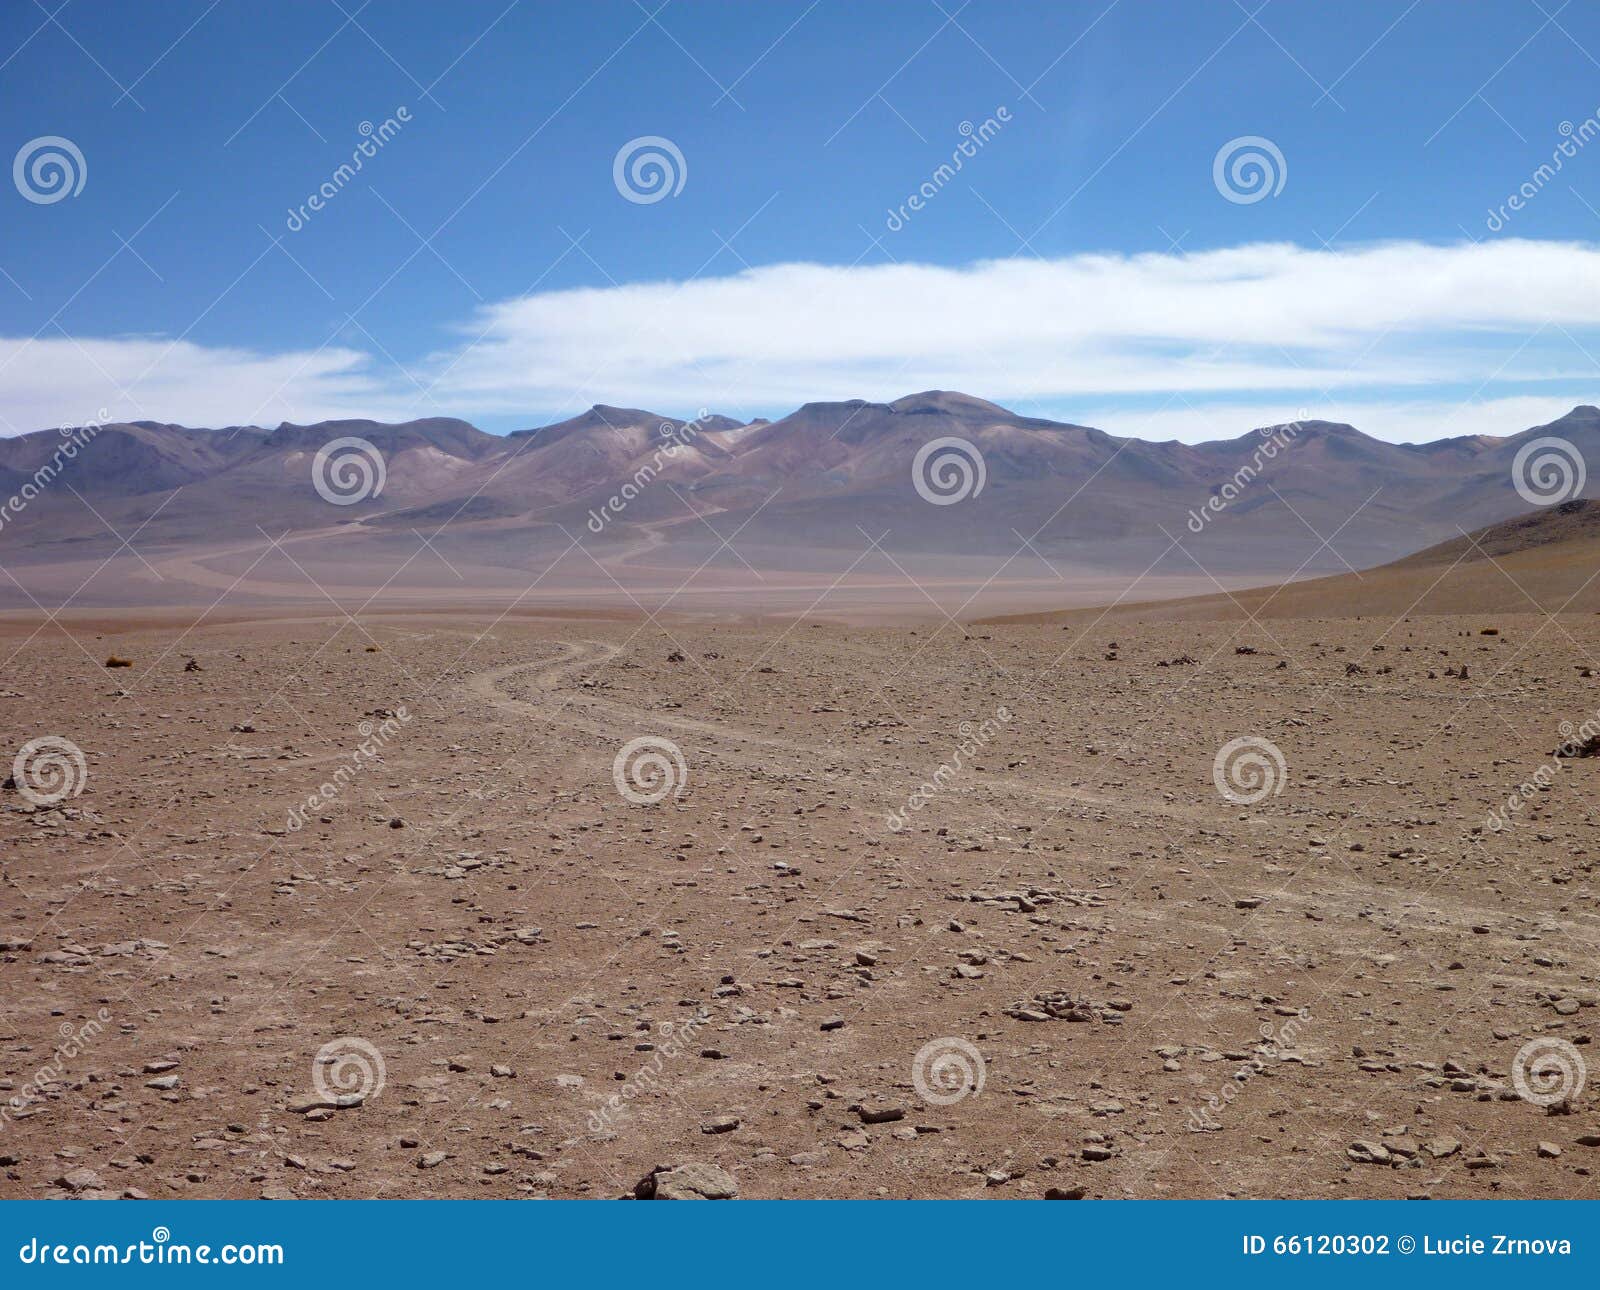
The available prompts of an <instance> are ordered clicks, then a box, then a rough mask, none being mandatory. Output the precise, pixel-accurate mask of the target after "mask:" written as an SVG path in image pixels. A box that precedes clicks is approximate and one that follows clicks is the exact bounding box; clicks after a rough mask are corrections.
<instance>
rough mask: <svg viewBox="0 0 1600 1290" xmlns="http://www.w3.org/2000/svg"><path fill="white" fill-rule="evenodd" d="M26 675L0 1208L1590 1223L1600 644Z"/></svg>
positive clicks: (1171, 648)
mask: <svg viewBox="0 0 1600 1290" xmlns="http://www.w3.org/2000/svg"><path fill="white" fill-rule="evenodd" d="M1485 628H1493V629H1496V630H1497V631H1498V634H1497V635H1483V634H1482V632H1483V630H1484V629H1485ZM31 630H32V628H19V627H17V626H16V625H15V624H8V625H7V627H6V629H5V634H4V635H3V636H0V657H6V658H8V659H9V661H8V662H6V663H5V664H4V666H3V668H0V729H3V730H4V731H5V732H6V747H5V748H4V750H3V751H4V754H5V757H6V758H7V759H9V758H10V757H11V756H12V754H13V752H14V751H15V750H16V749H17V748H19V747H20V746H22V745H23V744H24V743H26V742H28V741H31V740H34V739H37V738H40V737H46V736H49V737H57V738H61V739H65V740H67V741H70V742H71V744H73V745H75V746H76V747H78V748H80V749H81V750H82V753H83V756H84V762H83V768H82V778H81V781H80V785H79V786H81V788H82V792H81V793H80V794H79V795H76V796H69V797H66V798H64V799H63V800H62V801H60V802H59V803H58V804H55V805H42V806H39V805H34V804H33V803H31V802H29V801H27V800H25V799H24V797H23V796H22V795H21V794H20V793H19V792H18V791H17V787H16V786H15V785H13V786H11V787H8V788H7V789H6V790H5V791H4V792H3V793H0V805H3V810H0V855H3V857H4V873H3V886H0V920H3V921H0V1081H3V1082H0V1092H3V1093H4V1096H5V1097H6V1098H8V1099H10V1102H9V1104H7V1105H6V1106H5V1117H4V1118H5V1123H4V1126H3V1127H0V1195H4V1196H13V1197H14V1196H56V1195H64V1194H75V1195H97V1194H104V1195H109V1196H119V1195H123V1194H130V1193H131V1194H143V1195H148V1196H192V1197H256V1196H308V1197H341V1196H343V1197H355V1196H465V1197H493V1196H506V1197H516V1196H554V1197H574V1196H591V1197H613V1196H620V1195H624V1194H628V1193H630V1192H631V1191H632V1188H633V1186H634V1184H635V1183H636V1182H637V1181H638V1180H639V1179H640V1178H641V1177H642V1176H644V1175H646V1174H648V1173H649V1172H650V1171H651V1170H652V1169H653V1168H654V1167H656V1166H657V1165H664V1164H665V1165H679V1164H683V1163H686V1162H690V1161H696V1162H704V1163H706V1164H708V1165H714V1166H717V1167H718V1168H719V1169H721V1170H723V1171H726V1173H727V1175H729V1176H730V1177H731V1179H732V1180H733V1181H734V1182H735V1183H736V1185H737V1189H738V1193H739V1195H741V1196H746V1197H779V1196H802V1197H813V1196H851V1197H855V1196H864V1197H871V1196H882V1195H887V1196H918V1197H961V1196H1006V1197H1014V1196H1044V1195H1046V1194H1047V1193H1052V1194H1057V1195H1068V1196H1070V1195H1076V1194H1084V1195H1088V1196H1108V1197H1123V1196H1154V1197H1161V1196H1246V1197H1259V1196H1335V1197H1337V1196H1374V1197H1388V1196H1410V1195H1430V1196H1440V1197H1444V1196H1483V1195H1502V1196H1529V1197H1532V1196H1541V1197H1552V1196H1578V1197H1581V1196H1589V1195H1592V1194H1593V1189H1594V1183H1595V1178H1594V1172H1593V1171H1594V1169H1595V1168H1596V1167H1600V1147H1596V1146H1593V1145H1584V1143H1585V1142H1591V1143H1600V1138H1597V1137H1594V1136H1593V1135H1594V1134H1595V1127H1596V1126H1595V1123H1594V1116H1593V1110H1592V1108H1593V1096H1592V1092H1591V1090H1589V1089H1584V1090H1583V1091H1582V1092H1581V1093H1579V1094H1578V1095H1577V1096H1576V1098H1575V1100H1574V1102H1573V1104H1572V1106H1571V1107H1570V1108H1568V1107H1566V1106H1564V1105H1561V1104H1557V1105H1556V1106H1554V1107H1550V1108H1547V1107H1545V1106H1542V1105H1540V1104H1538V1102H1537V1101H1532V1100H1529V1099H1527V1098H1525V1097H1523V1096H1519V1095H1518V1092H1517V1091H1516V1088H1515V1087H1514V1080H1513V1068H1514V1066H1515V1064H1516V1061H1517V1056H1518V1053H1519V1052H1520V1051H1522V1050H1523V1049H1524V1047H1525V1046H1526V1045H1528V1044H1530V1043H1533V1042H1535V1041H1538V1042H1545V1041H1548V1040H1550V1039H1562V1040H1565V1041H1567V1042H1568V1043H1570V1044H1574V1045H1576V1046H1577V1048H1576V1051H1577V1052H1579V1053H1581V1054H1588V1053H1590V1052H1592V1049H1591V1048H1590V1047H1589V1046H1588V1041H1589V1036H1590V1033H1591V1031H1592V1028H1593V1025H1594V1019H1595V1016H1596V1013H1595V1011H1594V1006H1595V1003H1596V1001H1597V999H1600V992H1597V989H1596V984H1595V971H1594V967H1593V964H1594V962H1595V954H1594V952H1595V948H1596V941H1597V934H1600V918H1597V912H1600V909H1597V903H1596V898H1595V878H1594V874H1593V868H1594V863H1595V846H1596V834H1595V830H1594V803H1595V801H1596V787H1597V784H1600V760H1596V759H1590V758H1563V759H1555V758H1553V757H1552V750H1553V749H1555V747H1556V746H1557V744H1558V743H1559V742H1560V741H1561V739H1562V737H1563V736H1562V731H1561V726H1562V723H1563V722H1565V723H1568V726H1569V729H1570V728H1574V727H1578V726H1580V725H1581V724H1582V723H1583V722H1584V721H1586V720H1588V719H1590V718H1592V717H1593V716H1594V714H1595V712H1596V709H1597V708H1600V679H1596V678H1595V676H1594V675H1592V674H1591V673H1590V672H1589V670H1588V669H1600V618H1596V617H1594V616H1593V615H1569V616H1563V617H1559V618H1545V617H1543V616H1537V615H1497V616H1494V617H1493V618H1487V617H1473V618H1449V617H1417V618H1414V619H1409V620H1402V621H1399V622H1393V621H1391V620H1389V619H1381V620H1378V619H1365V620H1362V619H1354V618H1351V619H1341V620H1309V619H1302V620H1287V621H1285V620H1275V621H1271V622H1269V623H1266V624H1264V625H1258V624H1256V623H1252V622H1248V621H1246V622H1227V623H1208V622H1169V623H1154V622H1149V623H1138V622H1128V621H1118V622H1116V623H1115V624H1114V625H1111V624H1109V623H1100V624H1096V623H1094V622H1093V620H1092V619H1088V620H1085V621H1081V622H1075V623H1069V624H1068V625H1067V626H1066V627H1065V628H1063V626H1062V625H1060V624H1055V623H1051V624H1035V625H1019V626H993V627H973V628H968V629H965V630H963V629H961V628H958V627H954V626H949V625H946V626H942V627H941V626H940V625H939V624H938V623H933V624H929V625H926V626H923V627H919V628H916V629H912V628H904V627H896V628H887V627H885V628H866V627H863V628H846V627H841V626H838V625H836V624H813V623H809V622H801V623H797V624H794V625H792V626H788V627H786V626H784V625H776V626H755V625H750V626H732V625H709V624H706V623H696V622H692V621H674V622H670V623H660V622H645V621H643V620H638V621H618V620H607V619H604V618H597V617H588V618H578V617H569V618H555V617H552V618H517V617H507V618H502V619H500V620H498V621H492V620H491V619H490V618H489V617H487V616H483V617H481V618H476V619H475V618H472V617H471V616H468V615H461V616H458V617H451V616H445V615H427V616H424V615H412V616H382V615H372V616H368V615H363V616H362V617H361V618H360V619H359V621H356V620H346V619H342V618H338V617H324V618H318V617H314V616H307V617H304V618H300V619H296V620H293V621H278V622H268V621H263V622H256V623H234V624H228V625H221V626H216V625H201V626H199V627H194V628H191V627H187V626H179V625H175V624H158V623H153V622H150V621H142V622H135V621H132V620H130V621H128V622H127V623H123V624H120V625H119V624H116V623H112V622H107V623H103V624H101V625H100V629H99V630H93V629H90V628H86V627H84V626H83V625H81V624H80V625H78V626H74V627H73V629H72V634H71V636H70V637H68V636H67V635H65V634H64V633H63V632H61V631H60V630H58V629H56V628H53V627H48V626H47V627H45V628H44V629H43V630H41V631H39V632H38V633H37V634H34V635H32V636H30V635H29V631H31ZM113 653H114V654H116V655H119V656H122V657H124V658H126V659H128V660H129V661H130V662H131V664H132V666H131V667H128V668H125V669H107V668H105V667H104V666H103V663H104V661H105V656H106V655H109V654H113ZM190 659H192V660H193V666H192V667H191V666H190V665H189V662H188V661H189V660H190ZM1463 665H1464V666H1465V667H1466V669H1467V676H1466V677H1465V678H1462V677H1460V676H1459V675H1455V674H1453V673H1456V672H1457V671H1458V670H1459V669H1460V668H1462V666H1463ZM1447 669H1448V670H1449V672H1448V673H1447ZM363 723H365V724H363ZM640 738H649V739H655V740H667V741H670V742H671V744H672V745H674V746H675V747H676V749H677V750H679V752H681V757H682V763H681V768H680V766H679V765H677V764H676V763H675V762H674V760H673V758H672V757H671V756H670V755H666V756H664V759H663V760H661V761H659V762H657V763H655V764H654V766H653V767H652V766H648V765H647V766H645V767H644V768H643V769H642V770H641V771H640V778H638V779H630V778H628V776H627V774H626V773H624V774H623V776H622V785H623V786H626V787H628V788H629V789H630V791H631V792H633V793H634V794H635V795H638V794H640V793H641V792H648V791H650V790H651V788H652V787H657V788H658V787H659V785H660V782H661V781H659V780H654V781H652V780H650V778H649V776H650V772H651V771H652V769H653V770H654V771H655V772H657V773H658V774H665V775H666V776H668V777H669V779H668V781H667V783H668V787H669V789H670V788H671V787H672V786H673V785H676V787H677V788H679V789H681V792H672V791H669V792H668V793H667V795H666V796H665V797H664V799H663V800H661V801H660V802H658V803H655V804H638V803H636V802H634V801H630V800H628V798H627V797H625V796H624V793H623V792H622V791H621V788H620V787H619V783H618V782H617V778H616V776H615V774H614V770H615V766H614V763H615V761H616V759H617V757H618V754H619V752H620V751H621V750H622V749H623V747H624V745H626V744H628V743H630V742H631V741H634V740H636V739H640ZM1241 738H1250V739H1255V740H1262V741H1268V742H1270V744H1271V745H1272V747H1273V748H1275V749H1276V750H1278V752H1279V753H1281V756H1282V767H1281V770H1280V769H1278V768H1275V767H1272V766H1271V765H1270V764H1268V765H1267V767H1266V770H1267V773H1268V775H1269V777H1275V779H1273V782H1272V787H1274V788H1276V789H1277V791H1276V792H1271V791H1269V793H1268V794H1267V795H1266V796H1264V797H1263V798H1261V800H1259V801H1254V802H1249V801H1242V800H1230V799H1229V797H1226V796H1224V794H1223V792H1222V791H1220V790H1219V787H1218V784H1217V782H1216V781H1215V780H1214V764H1215V762H1216V759H1217V756H1218V753H1219V750H1220V749H1222V748H1223V747H1224V745H1227V744H1229V743H1230V742H1231V741H1234V740H1237V739H1241ZM363 744H365V746H366V748H367V749H369V750H371V749H373V748H374V747H375V748H376V751H375V752H362V751H361V749H362V746H363ZM1552 762H1555V763H1556V764H1557V767H1558V768H1557V769H1555V770H1553V771H1551V772H1549V773H1548V774H1547V775H1546V776H1545V779H1546V780H1547V787H1546V789H1545V790H1544V791H1535V792H1533V793H1531V794H1529V795H1528V797H1529V800H1528V801H1526V802H1525V803H1523V804H1519V805H1515V806H1512V807H1510V808H1508V806H1507V803H1508V799H1509V798H1510V797H1511V796H1512V795H1513V794H1518V793H1520V786H1522V785H1523V784H1525V783H1529V782H1531V781H1532V779H1533V777H1534V776H1535V774H1536V772H1538V771H1539V770H1540V767H1542V766H1546V765H1547V764H1550V763H1552ZM941 767H945V768H947V769H945V770H941ZM67 769H68V770H69V772H70V771H71V770H72V768H71V767H70V766H69V767H68V768H67ZM1257 769H1260V767H1259V766H1258V767H1257ZM1247 770H1248V768H1247ZM1247 781H1248V775H1246V777H1245V780H1241V781H1240V783H1242V784H1243V785H1244V787H1245V788H1246V789H1248V788H1249V787H1250V785H1249V783H1248V782H1247ZM1224 782H1227V781H1226V780H1225V781H1224ZM323 785H329V786H330V787H332V788H333V789H334V790H335V791H334V792H333V793H332V794H331V795H330V794H327V793H325V792H323V790H322V786H323ZM924 786H926V787H924ZM1232 787H1233V788H1234V789H1235V790H1237V789H1238V788H1239V784H1234V785H1233V786H1232ZM312 795H317V800H316V801H315V802H313V803H311V804H310V805H309V806H308V805H307V801H308V798H310V797H311V796H312ZM1239 796H1240V793H1239V792H1238V791H1235V792H1234V797H1235V798H1238V797H1239ZM297 810H301V811H303V812H304V820H305V823H304V824H303V826H302V825H298V824H295V825H291V813H292V812H295V811H297ZM1491 811H1499V812H1502V813H1503V814H1504V815H1505V816H1506V818H1508V819H1509V821H1510V826H1509V827H1508V828H1506V829H1504V830H1502V831H1498V832H1497V831H1495V830H1493V829H1491V828H1488V827H1486V823H1485V822H1486V819H1487V818H1488V816H1489V814H1490V813H1491ZM896 813H898V814H896ZM891 816H893V817H894V818H895V819H896V820H897V821H903V823H904V827H900V828H895V827H891V825H890V823H889V821H890V819H891ZM296 818H298V817H296ZM319 1057H320V1061H321V1063H322V1064H321V1065H319V1064H318V1062H319ZM330 1089H331V1090H332V1094H331V1095H329V1090H330ZM351 1089H355V1090H356V1092H355V1096H353V1097H350V1096H343V1097H341V1095H340V1094H341V1091H344V1092H348V1091H349V1090H351ZM319 1092H320V1094H321V1096H319ZM613 1099H614V1100H613ZM347 1103H348V1104H347ZM1567 1109H1571V1110H1572V1111H1573V1113H1571V1114H1558V1113H1556V1112H1559V1111H1562V1110H1567ZM1357 1144H1360V1145H1357ZM1541 1144H1543V1145H1541Z"/></svg>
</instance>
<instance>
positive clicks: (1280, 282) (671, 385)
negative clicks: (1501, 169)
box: [435, 240, 1600, 410]
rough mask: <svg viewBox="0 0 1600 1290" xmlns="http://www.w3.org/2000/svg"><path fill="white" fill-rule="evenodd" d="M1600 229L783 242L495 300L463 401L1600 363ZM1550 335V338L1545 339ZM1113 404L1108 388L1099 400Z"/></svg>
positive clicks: (996, 387) (1347, 376)
mask: <svg viewBox="0 0 1600 1290" xmlns="http://www.w3.org/2000/svg"><path fill="white" fill-rule="evenodd" d="M1596 325H1600V248H1596V247H1591V246H1587V245H1582V244H1574V243H1552V242H1526V241H1515V240H1506V241H1499V242H1494V243H1483V244H1479V245H1470V244H1463V245H1459V246H1428V245H1423V244H1419V243H1391V244H1383V245H1377V246H1369V247H1362V248H1357V249H1351V250H1336V251H1310V250H1306V249H1303V248H1299V247H1294V246H1288V245H1279V244H1263V245H1254V246H1244V247H1237V248H1231V249H1227V250H1220V251H1210V252H1202V253H1196V254H1190V255H1154V254H1152V255H1138V256H1128V257H1123V256H1108V255H1079V256H1072V257H1068V258H1066V259H1059V260H1050V261H1041V260H1034V259H1011V260H993V261H984V262H981V263H978V264H974V265H971V266H968V267H965V268H943V267H937V266H931V265H917V264H902V265H879V266H857V267H844V268H841V267H830V266H823V265H814V264H782V265H773V266H769V267H764V268H757V269H750V270H747V271H745V272H743V273H740V274H737V275H734V276H732V277H723V278H711V279H702V280H696V281H691V282H687V283H674V282H661V283H644V284H636V285H628V286H619V287H611V288H595V289H582V290H572V291H557V292H545V293H542V294H540V295H535V296H530V297H526V298H522V299H516V300H508V301H503V302H500V303H497V304H493V305H490V306H486V307H485V308H484V309H483V310H481V311H480V317H479V318H478V320H477V323H476V325H475V327H474V329H473V331H474V334H473V343H472V344H471V345H470V346H469V347H468V348H466V349H465V350H464V351H461V352H457V353H454V354H450V355H443V354H441V355H438V356H436V358H435V362H436V364H437V373H438V382H439V384H438V391H437V392H438V394H439V396H440V397H442V398H443V399H444V400H445V401H447V402H449V401H452V400H461V401H465V402H467V403H479V404H482V405H483V406H488V407H495V408H503V409H506V410H511V409H513V408H527V407H530V406H541V407H550V406H569V407H571V406H586V405H587V404H589V403H592V402H595V401H596V400H599V399H604V400H605V401H609V402H626V403H637V404H642V405H645V406H650V405H653V404H654V405H666V406H669V407H682V406H713V407H714V406H721V405H732V406H756V407H772V406H784V405H791V404H793V403H795V402H798V401H802V400H805V399H838V398H848V397H852V396H861V397H865V398H875V399H885V398H892V397H896V396H897V395H899V394H903V393H906V392H907V391H910V390H916V389H923V388H927V387H930V386H933V387H942V388H953V389H961V390H966V391H968V392H971V393H975V394H980V395H982V396H984V397H986V398H990V399H995V400H998V401H1001V402H1004V401H1005V400H1007V399H1030V398H1031V399H1043V398H1051V399H1056V400H1060V399H1062V398H1068V397H1072V398H1079V399H1082V400H1083V401H1084V402H1088V401H1090V400H1089V398H1086V397H1085V396H1106V395H1116V394H1144V395H1148V394H1150V393H1166V392H1183V393H1194V394H1202V395H1204V394H1210V395H1215V394H1218V393H1223V392H1229V391H1232V392H1250V391H1257V392H1268V391H1277V390H1311V391H1319V390H1323V389H1328V390H1346V391H1348V390H1352V389H1359V388H1363V387H1367V388H1371V387H1377V386H1427V385H1433V384H1445V383H1451V382H1461V381H1471V382H1474V383H1476V382H1477V381H1479V380H1481V379H1482V378H1483V376H1485V375H1487V374H1489V373H1491V372H1495V371H1496V369H1497V368H1498V369H1500V370H1499V372H1498V373H1497V376H1498V379H1500V380H1502V381H1515V380H1517V379H1523V378H1528V377H1533V376H1561V377H1568V378H1573V377H1576V378H1578V379H1586V378H1589V377H1592V376H1594V375H1595V372H1594V364H1593V363H1592V362H1591V361H1590V360H1589V359H1588V358H1587V356H1585V355H1584V354H1583V353H1582V352H1581V351H1580V350H1579V349H1578V348H1577V347H1576V346H1575V345H1574V344H1573V343H1572V342H1571V341H1570V339H1568V337H1567V335H1566V333H1567V332H1574V333H1576V332H1578V331H1581V330H1587V329H1589V328H1592V327H1595V326H1596ZM1530 335H1533V336H1536V340H1535V342H1534V343H1532V344H1530V343H1529V337H1530ZM1094 401H1096V402H1099V401H1101V400H1098V399H1096V400H1094Z"/></svg>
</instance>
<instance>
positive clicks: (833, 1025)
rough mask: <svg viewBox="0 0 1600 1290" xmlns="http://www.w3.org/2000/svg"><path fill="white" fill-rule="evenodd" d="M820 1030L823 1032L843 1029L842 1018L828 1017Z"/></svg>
mask: <svg viewBox="0 0 1600 1290" xmlns="http://www.w3.org/2000/svg"><path fill="white" fill-rule="evenodd" d="M822 1029H823V1030H843V1029H844V1018H843V1017H829V1018H828V1019H827V1020H826V1021H824V1022H823V1023H822Z"/></svg>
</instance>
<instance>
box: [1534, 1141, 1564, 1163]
mask: <svg viewBox="0 0 1600 1290" xmlns="http://www.w3.org/2000/svg"><path fill="white" fill-rule="evenodd" d="M1560 1154H1561V1148H1560V1147H1558V1146H1556V1144H1555V1143H1553V1142H1541V1143H1540V1144H1539V1158H1540V1159H1541V1160H1554V1159H1555V1158H1556V1157H1557V1156H1559V1155H1560Z"/></svg>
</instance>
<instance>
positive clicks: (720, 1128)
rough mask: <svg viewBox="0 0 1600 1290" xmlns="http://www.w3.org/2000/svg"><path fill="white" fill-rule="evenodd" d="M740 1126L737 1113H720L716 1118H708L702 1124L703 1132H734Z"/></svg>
mask: <svg viewBox="0 0 1600 1290" xmlns="http://www.w3.org/2000/svg"><path fill="white" fill-rule="evenodd" d="M738 1127H739V1117H738V1116H737V1115H719V1116H718V1117H717V1118H716V1119H714V1120H708V1121H707V1122H706V1123H704V1124H702V1125H701V1126H700V1132H701V1133H732V1132H733V1131H734V1130H735V1129H737V1128H738Z"/></svg>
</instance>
